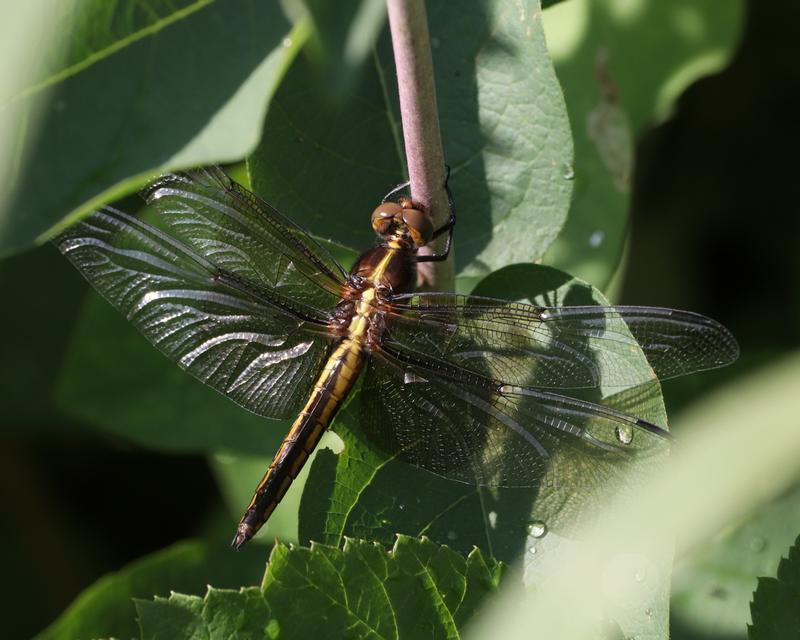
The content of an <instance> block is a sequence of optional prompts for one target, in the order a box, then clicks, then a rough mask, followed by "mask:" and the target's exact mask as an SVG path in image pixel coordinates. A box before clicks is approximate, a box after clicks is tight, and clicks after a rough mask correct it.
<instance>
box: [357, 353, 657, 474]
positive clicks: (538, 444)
mask: <svg viewBox="0 0 800 640" xmlns="http://www.w3.org/2000/svg"><path fill="white" fill-rule="evenodd" d="M361 407H362V415H361V421H360V428H361V429H362V430H363V431H364V434H365V436H366V437H367V438H368V439H369V440H370V441H371V442H373V443H374V444H375V445H376V446H377V447H378V448H380V449H382V450H384V451H385V452H387V453H389V454H391V455H393V456H397V457H399V458H400V459H403V460H405V461H406V462H409V463H410V464H413V465H415V466H418V467H421V468H423V469H426V470H428V471H430V472H432V473H435V474H437V475H440V476H443V477H446V478H449V479H451V480H457V481H460V482H465V483H468V484H476V485H483V486H489V487H537V486H542V485H547V486H551V487H552V486H554V485H557V484H559V483H562V482H569V483H570V484H571V485H572V486H574V485H575V484H576V483H577V484H579V485H581V486H584V487H587V488H589V487H592V488H596V487H598V486H602V483H604V482H607V481H610V479H611V478H612V477H619V474H620V471H621V466H620V463H621V462H624V461H630V460H632V459H633V458H632V456H634V454H639V457H640V458H641V456H642V455H644V454H651V453H653V452H656V451H663V441H664V439H665V438H667V437H668V434H667V432H666V431H663V430H662V429H660V428H659V427H657V426H655V425H653V424H650V423H648V422H645V421H644V420H640V419H638V418H635V417H633V416H629V415H627V414H625V413H621V412H619V411H615V410H614V409H610V408H607V407H603V406H600V405H597V404H593V403H591V402H585V401H582V400H577V399H573V398H568V397H565V396H561V395H559V394H556V393H551V392H547V391H541V390H538V389H532V388H529V387H520V386H513V385H501V386H496V385H495V383H494V382H492V381H491V380H489V379H487V378H485V377H482V376H479V375H477V374H471V373H470V374H468V373H465V372H464V371H463V370H459V368H457V367H454V366H453V365H451V364H449V363H447V362H445V361H441V360H437V359H436V358H433V357H430V356H423V355H419V354H416V353H415V354H408V353H400V352H393V351H391V350H387V351H382V352H379V353H375V354H373V357H372V358H371V359H370V360H369V362H368V365H367V370H366V373H365V378H364V382H363V387H362V394H361Z"/></svg>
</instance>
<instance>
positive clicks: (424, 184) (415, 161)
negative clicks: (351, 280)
mask: <svg viewBox="0 0 800 640" xmlns="http://www.w3.org/2000/svg"><path fill="white" fill-rule="evenodd" d="M386 6H387V8H388V14H389V29H390V31H391V34H392V49H393V50H394V63H395V68H396V69H397V88H398V93H399V96H400V118H401V120H402V123H403V141H404V144H405V150H406V162H407V163H408V179H409V180H410V182H411V197H412V198H413V199H414V200H416V201H417V202H419V203H421V204H422V205H424V206H425V207H426V208H427V210H428V211H429V212H430V215H431V218H432V220H433V223H434V226H435V227H436V228H438V227H440V226H441V225H442V224H444V223H445V222H446V221H447V219H448V217H449V215H450V211H449V207H448V202H447V194H446V193H445V190H444V177H445V167H444V152H443V150H442V136H441V133H440V132H439V116H438V113H437V110H436V86H435V84H434V80H433V60H432V57H431V46H430V37H429V35H428V17H427V15H426V12H425V2H424V0H386ZM436 244H437V246H439V247H441V246H443V243H442V242H439V241H437V243H436ZM430 252H431V250H430V249H427V248H425V247H423V249H422V250H420V253H430ZM419 274H420V277H419V280H420V282H419V284H420V288H423V289H435V290H443V291H452V289H453V283H454V271H453V261H452V249H451V253H450V259H449V260H446V261H445V262H429V263H422V264H420V265H419Z"/></svg>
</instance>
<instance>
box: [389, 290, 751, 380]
mask: <svg viewBox="0 0 800 640" xmlns="http://www.w3.org/2000/svg"><path fill="white" fill-rule="evenodd" d="M393 309H394V312H395V313H394V314H393V317H392V318H391V329H390V331H389V335H388V336H387V340H386V341H387V344H389V345H393V346H394V347H395V348H403V349H408V350H411V351H414V352H421V353H433V354H435V355H436V357H437V358H440V359H442V360H445V361H447V362H450V363H452V364H454V365H457V366H460V367H464V368H466V369H468V370H471V371H474V372H477V373H480V374H481V375H488V376H489V377H491V378H493V379H495V380H498V381H499V382H501V383H507V384H512V385H522V386H534V387H538V388H542V389H580V388H597V387H600V386H603V387H609V388H612V387H630V386H635V385H640V384H644V383H647V382H651V381H652V380H653V379H655V378H656V377H657V378H659V379H662V380H664V379H667V378H672V377H676V376H681V375H685V374H688V373H693V372H696V371H702V370H705V369H713V368H716V367H721V366H724V365H726V364H729V363H730V362H733V361H734V360H735V359H736V358H737V357H738V353H739V351H738V346H737V344H736V340H735V339H734V338H733V336H732V335H731V334H730V332H729V331H728V330H727V329H725V327H723V326H722V325H720V324H719V323H718V322H716V321H714V320H711V319H710V318H706V317H705V316H702V315H699V314H696V313H691V312H687V311H677V310H675V309H661V308H656V307H625V306H615V307H603V306H581V307H537V306H532V305H528V304H524V303H512V302H508V301H505V300H498V299H494V298H480V297H475V296H472V297H464V296H459V295H454V294H439V293H433V294H417V295H414V296H397V297H395V299H394V304H393ZM642 353H644V355H645V356H646V358H647V363H648V364H649V366H643V362H642V359H641V357H639V358H637V357H636V356H637V355H638V356H641V355H642Z"/></svg>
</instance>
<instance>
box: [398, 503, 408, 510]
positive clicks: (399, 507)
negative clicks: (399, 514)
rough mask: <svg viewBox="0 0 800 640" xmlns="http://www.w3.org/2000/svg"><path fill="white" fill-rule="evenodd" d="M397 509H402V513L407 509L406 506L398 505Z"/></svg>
mask: <svg viewBox="0 0 800 640" xmlns="http://www.w3.org/2000/svg"><path fill="white" fill-rule="evenodd" d="M397 508H398V509H400V511H403V510H404V509H405V508H406V505H404V504H401V505H398V506H397Z"/></svg>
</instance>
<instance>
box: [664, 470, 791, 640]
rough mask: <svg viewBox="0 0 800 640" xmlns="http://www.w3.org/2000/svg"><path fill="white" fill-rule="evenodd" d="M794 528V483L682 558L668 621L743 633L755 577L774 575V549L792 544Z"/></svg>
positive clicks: (776, 558)
mask: <svg viewBox="0 0 800 640" xmlns="http://www.w3.org/2000/svg"><path fill="white" fill-rule="evenodd" d="M798 531H800V486H796V487H794V488H793V489H792V490H791V491H789V492H788V493H786V494H785V495H784V496H782V497H781V498H779V499H777V500H775V501H774V502H772V503H771V504H767V505H765V506H763V507H762V508H761V509H759V510H758V512H756V513H753V514H752V515H751V516H750V517H749V518H747V520H746V521H745V522H742V523H739V524H737V525H736V526H734V527H731V528H729V529H728V530H726V531H724V532H722V533H721V534H719V535H718V536H717V537H716V538H715V539H714V540H711V541H710V542H709V543H708V544H706V545H704V546H703V547H701V548H700V549H697V550H696V551H694V552H693V553H692V554H690V555H689V556H687V557H685V558H682V559H681V560H680V561H679V562H678V563H677V564H676V566H675V573H674V576H673V588H672V615H673V618H674V625H675V626H676V627H677V628H680V629H684V628H685V629H687V631H689V630H691V631H693V632H695V633H699V634H706V635H710V634H718V635H729V636H732V637H735V636H739V637H744V628H745V623H746V622H747V603H748V602H749V600H750V597H751V595H752V593H753V590H754V589H755V588H756V581H757V576H768V575H775V574H776V571H778V570H779V568H778V567H779V565H778V562H779V560H780V550H781V549H786V548H787V547H788V546H789V545H791V544H792V542H793V541H794V538H795V536H796V535H797V532H798ZM766 588H769V587H766Z"/></svg>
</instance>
